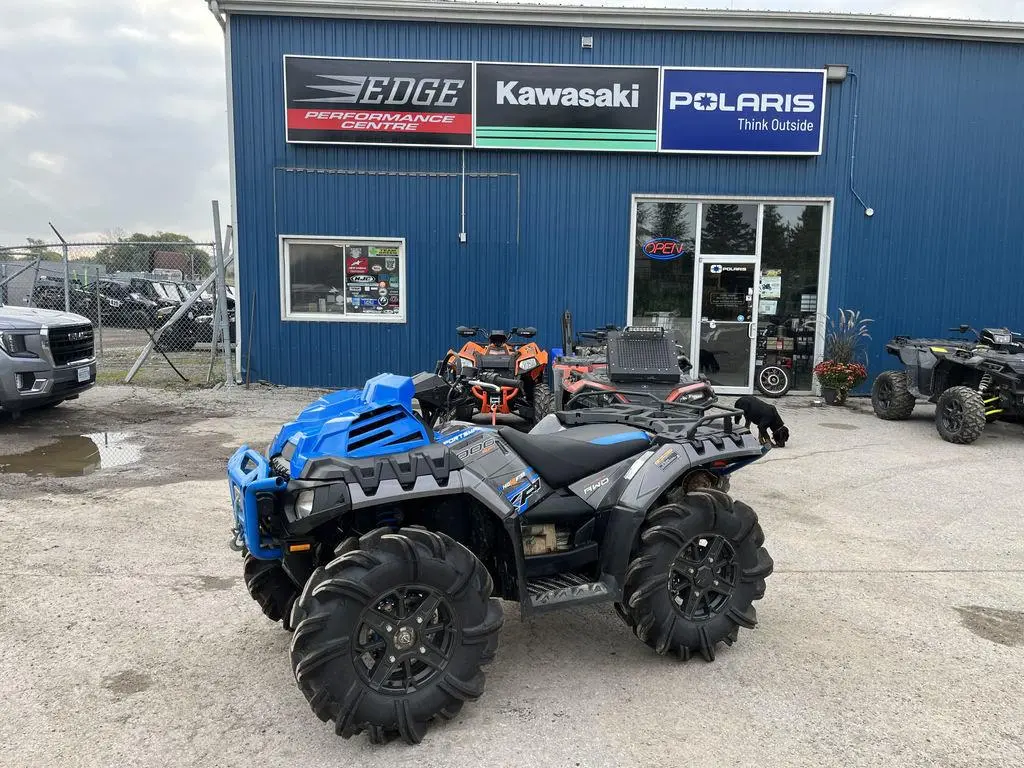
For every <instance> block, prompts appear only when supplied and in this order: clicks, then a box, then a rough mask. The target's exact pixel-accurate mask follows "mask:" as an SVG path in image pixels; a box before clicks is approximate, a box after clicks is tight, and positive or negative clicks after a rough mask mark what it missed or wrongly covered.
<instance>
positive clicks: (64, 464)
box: [0, 432, 142, 477]
mask: <svg viewBox="0 0 1024 768" xmlns="http://www.w3.org/2000/svg"><path fill="white" fill-rule="evenodd" d="M133 437H135V436H134V435H133V434H132V433H131V432H98V433H94V434H89V435H67V436H65V437H58V438H57V439H56V440H54V441H53V442H52V443H47V444H46V445H44V446H42V447H40V448H33V449H32V450H29V451H24V452H22V453H7V454H3V455H0V474H23V475H28V476H30V477H77V476H81V475H88V474H91V473H93V472H97V471H99V470H100V469H114V468H116V467H125V466H129V465H131V464H135V463H136V462H138V461H140V460H141V459H142V447H141V446H140V445H139V444H137V443H135V442H133V441H132V438H133Z"/></svg>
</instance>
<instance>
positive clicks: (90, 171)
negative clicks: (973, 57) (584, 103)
mask: <svg viewBox="0 0 1024 768" xmlns="http://www.w3.org/2000/svg"><path fill="white" fill-rule="evenodd" d="M629 1H630V4H649V5H669V4H675V5H679V6H692V7H703V8H708V7H719V8H730V7H732V8H737V9H739V8H766V9H771V10H798V11H834V12H847V13H888V14H895V15H916V16H941V17H954V18H985V19H1012V20H1018V21H1024V0H973V2H971V1H970V0H841V1H839V2H836V1H834V0H817V1H815V0H774V1H771V0H767V1H759V0H735V2H730V0H718V1H717V2H716V1H715V0H705V1H704V2H694V3H687V2H676V3H672V2H670V1H666V0H650V2H647V3H645V2H644V0H629ZM227 168H228V166H227V127H226V115H225V89H224V57H223V38H222V36H221V31H220V27H219V26H217V23H216V22H215V21H214V19H213V17H212V16H211V15H210V13H209V11H208V10H207V9H206V3H205V2H204V1H203V0H102V2H99V1H98V0H34V2H17V1H16V0H0V245H5V244H8V245H11V244H18V243H21V242H24V238H25V237H27V236H31V237H43V238H48V237H51V236H50V235H49V229H48V226H47V222H48V221H53V223H54V224H55V225H56V226H57V228H58V229H60V230H61V231H62V233H63V234H64V235H65V237H67V238H68V239H69V240H71V239H81V238H91V237H102V236H103V234H104V233H106V232H110V231H112V230H118V229H120V230H127V231H144V232H149V231H154V230H157V229H162V230H165V231H174V232H184V233H186V234H189V235H191V236H193V237H195V238H196V239H199V240H208V239H210V238H211V236H212V225H211V223H210V200H212V199H215V198H216V199H219V200H221V203H222V206H224V208H225V210H226V208H227V206H228V204H229V203H228V201H229V197H228V170H227Z"/></svg>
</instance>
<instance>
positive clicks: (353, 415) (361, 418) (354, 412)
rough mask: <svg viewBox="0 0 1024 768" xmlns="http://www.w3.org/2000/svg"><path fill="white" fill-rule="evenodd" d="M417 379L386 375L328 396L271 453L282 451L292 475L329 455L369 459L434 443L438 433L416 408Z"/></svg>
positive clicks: (279, 439) (284, 433) (287, 426)
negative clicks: (315, 460)
mask: <svg viewBox="0 0 1024 768" xmlns="http://www.w3.org/2000/svg"><path fill="white" fill-rule="evenodd" d="M414 391H415V390H414V386H413V383H412V379H410V378H409V377H408V376H395V375H393V374H390V373H382V374H381V375H379V376H375V377H374V378H372V379H370V380H369V381H367V382H366V385H365V386H364V387H363V389H362V390H361V391H360V390H358V389H342V390H339V391H337V392H332V393H330V394H329V395H324V396H323V397H321V398H320V399H319V400H317V401H316V402H314V403H312V404H310V405H309V406H307V407H306V408H305V409H303V411H302V412H301V413H300V414H299V415H298V418H296V419H295V421H292V422H290V423H288V424H285V425H284V426H283V427H281V431H280V432H278V433H277V437H276V438H275V439H274V442H273V444H272V445H271V448H270V455H271V456H276V455H277V454H281V455H282V456H283V457H284V458H285V459H286V460H287V461H288V462H289V465H290V470H291V476H292V477H301V475H302V470H303V468H304V467H305V466H306V462H307V461H309V460H310V459H317V458H321V457H323V456H335V457H339V458H355V459H358V458H366V457H369V456H383V455H386V454H389V453H400V452H403V451H409V450H412V449H413V448H419V447H421V446H423V445H426V444H428V443H430V442H431V441H432V439H433V434H432V432H431V431H430V429H429V428H427V426H426V425H425V424H424V423H423V422H422V421H420V419H418V418H417V417H416V414H415V412H414V411H413V408H412V397H413V392H414Z"/></svg>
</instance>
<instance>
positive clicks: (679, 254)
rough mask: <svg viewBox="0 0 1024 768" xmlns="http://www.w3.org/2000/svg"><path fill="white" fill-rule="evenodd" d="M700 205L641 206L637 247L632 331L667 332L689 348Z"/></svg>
mask: <svg viewBox="0 0 1024 768" xmlns="http://www.w3.org/2000/svg"><path fill="white" fill-rule="evenodd" d="M696 232H697V204H696V203H683V202H663V203H659V202H640V203H637V206H636V242H635V243H634V244H633V315H632V317H631V318H630V322H631V324H633V325H657V326H661V327H662V328H666V329H669V330H670V331H671V332H672V335H673V336H674V337H675V339H676V343H678V344H681V345H682V346H683V348H684V349H687V350H688V349H689V348H690V334H691V326H692V322H693V277H694V266H693V265H694V240H695V236H696Z"/></svg>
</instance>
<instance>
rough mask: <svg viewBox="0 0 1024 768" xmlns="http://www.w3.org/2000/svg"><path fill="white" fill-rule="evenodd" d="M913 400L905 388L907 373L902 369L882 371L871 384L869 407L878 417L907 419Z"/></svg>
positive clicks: (896, 419) (911, 411)
mask: <svg viewBox="0 0 1024 768" xmlns="http://www.w3.org/2000/svg"><path fill="white" fill-rule="evenodd" d="M914 402H915V400H914V396H913V395H912V394H911V393H910V390H909V389H907V374H905V373H904V372H903V371H884V372H882V373H880V374H878V377H877V378H876V379H875V383H874V384H872V385H871V407H872V408H874V409H875V416H877V417H878V418H880V419H885V420H886V421H901V420H903V419H909V418H910V414H911V413H913V412H914Z"/></svg>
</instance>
